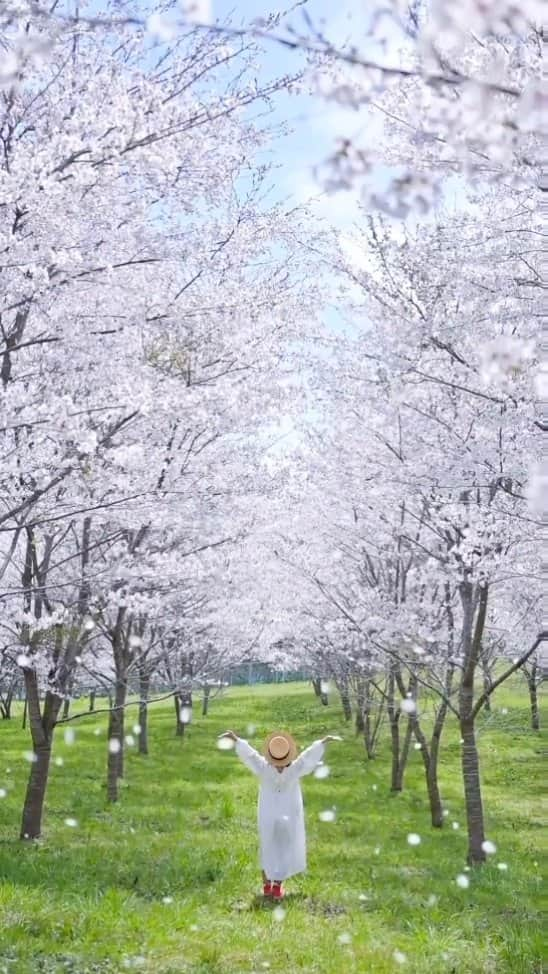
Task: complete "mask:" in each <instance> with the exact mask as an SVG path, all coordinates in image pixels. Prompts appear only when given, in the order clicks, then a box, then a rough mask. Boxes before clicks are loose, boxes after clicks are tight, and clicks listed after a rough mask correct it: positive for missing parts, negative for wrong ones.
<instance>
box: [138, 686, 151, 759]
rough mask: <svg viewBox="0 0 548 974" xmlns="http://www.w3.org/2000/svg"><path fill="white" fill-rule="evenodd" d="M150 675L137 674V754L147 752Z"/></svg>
mask: <svg viewBox="0 0 548 974" xmlns="http://www.w3.org/2000/svg"><path fill="white" fill-rule="evenodd" d="M149 690H150V676H149V674H148V673H143V672H141V673H140V674H139V698H140V699H139V727H140V730H139V754H148V692H149Z"/></svg>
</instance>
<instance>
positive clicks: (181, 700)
mask: <svg viewBox="0 0 548 974" xmlns="http://www.w3.org/2000/svg"><path fill="white" fill-rule="evenodd" d="M185 710H188V711H190V719H189V720H183V719H182V718H183V711H185ZM176 711H177V732H176V735H177V737H184V736H185V731H186V728H187V726H188V724H190V723H191V721H192V691H190V690H184V691H183V692H182V693H180V694H178V703H176Z"/></svg>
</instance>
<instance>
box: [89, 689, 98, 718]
mask: <svg viewBox="0 0 548 974" xmlns="http://www.w3.org/2000/svg"><path fill="white" fill-rule="evenodd" d="M96 694H97V691H96V690H90V692H89V713H90V714H92V713H93V711H94V710H95V696H96Z"/></svg>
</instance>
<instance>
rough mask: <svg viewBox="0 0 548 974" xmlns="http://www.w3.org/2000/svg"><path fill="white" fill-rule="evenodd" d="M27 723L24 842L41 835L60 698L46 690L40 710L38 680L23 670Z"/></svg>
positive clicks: (22, 835) (30, 671)
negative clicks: (28, 761) (28, 762)
mask: <svg viewBox="0 0 548 974" xmlns="http://www.w3.org/2000/svg"><path fill="white" fill-rule="evenodd" d="M25 686H26V691H27V700H28V712H29V724H30V732H31V737H32V748H33V752H34V757H35V760H34V761H33V763H32V764H31V767H30V774H29V780H28V783H27V790H26V793H25V801H24V803H23V815H22V819H21V832H20V837H21V838H22V839H26V840H32V839H38V838H39V837H40V835H41V832H42V815H43V810H44V800H45V797H46V789H47V786H48V776H49V766H50V759H51V745H52V742H53V731H54V728H55V722H56V720H57V715H58V713H59V708H60V706H61V698H60V697H58V696H56V695H54V694H52V693H51V692H50V691H49V690H48V692H47V693H46V697H45V700H44V705H43V712H41V711H40V699H39V695H38V680H37V677H36V673H35V671H34V670H25Z"/></svg>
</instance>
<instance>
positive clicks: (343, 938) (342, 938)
mask: <svg viewBox="0 0 548 974" xmlns="http://www.w3.org/2000/svg"><path fill="white" fill-rule="evenodd" d="M337 940H338V941H339V943H340V944H351V943H352V934H351V933H340V934H339V936H338V937H337Z"/></svg>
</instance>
